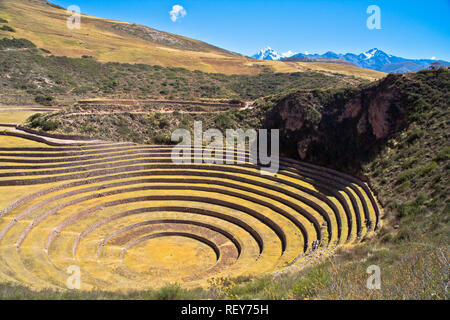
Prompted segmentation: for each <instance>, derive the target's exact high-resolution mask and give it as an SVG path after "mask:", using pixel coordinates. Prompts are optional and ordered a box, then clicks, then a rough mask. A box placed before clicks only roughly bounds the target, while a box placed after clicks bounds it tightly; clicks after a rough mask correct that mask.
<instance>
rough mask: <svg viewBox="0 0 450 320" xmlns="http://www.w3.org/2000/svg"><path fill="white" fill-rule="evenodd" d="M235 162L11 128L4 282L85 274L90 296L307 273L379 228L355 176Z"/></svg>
mask: <svg viewBox="0 0 450 320" xmlns="http://www.w3.org/2000/svg"><path fill="white" fill-rule="evenodd" d="M18 146H20V147H18ZM200 155H201V150H193V153H192V156H193V157H198V156H200ZM235 157H236V159H237V161H238V163H237V164H236V165H218V164H206V163H202V164H189V165H188V164H174V163H173V162H172V160H171V147H168V146H149V145H136V144H128V143H120V144H119V143H108V142H99V141H82V140H73V139H72V140H67V137H57V136H52V137H45V136H41V135H38V134H35V133H34V134H33V133H32V132H19V131H18V130H15V131H14V130H13V131H4V132H3V133H2V135H0V162H1V163H0V193H1V196H0V207H1V209H2V210H1V211H0V281H1V282H12V283H20V284H25V285H27V286H29V287H31V288H35V289H42V288H53V289H65V288H66V282H67V278H68V274H67V269H68V267H69V266H72V265H76V266H79V267H80V270H81V276H82V287H81V288H82V289H83V290H94V289H99V290H109V291H114V290H129V289H134V290H139V289H146V288H157V287H161V286H163V285H165V284H167V283H175V282H177V283H180V284H182V285H183V286H185V287H195V286H207V285H208V281H209V280H211V279H213V278H219V277H237V276H242V275H252V276H255V275H260V274H265V273H274V272H280V271H283V270H286V269H288V268H295V267H302V266H304V265H306V264H308V263H311V261H314V259H316V258H317V259H318V258H320V257H321V256H326V255H328V254H330V253H332V252H333V250H335V249H336V248H337V247H339V246H345V245H351V244H353V243H356V242H358V241H360V240H361V239H363V238H364V237H366V236H367V235H369V234H370V233H372V232H374V231H375V230H376V229H377V228H378V226H379V217H380V209H379V207H378V206H377V202H376V200H375V198H374V196H373V194H372V193H371V191H370V190H369V187H368V185H367V184H366V183H364V182H362V181H360V180H358V179H356V178H354V177H352V176H349V175H346V174H343V173H339V172H336V171H333V170H330V169H326V168H321V167H318V166H316V165H313V164H308V163H303V162H298V161H295V160H291V159H286V158H282V159H280V171H279V173H278V174H276V175H261V174H260V168H259V167H258V166H256V165H251V164H249V163H248V154H246V153H244V152H236V153H235Z"/></svg>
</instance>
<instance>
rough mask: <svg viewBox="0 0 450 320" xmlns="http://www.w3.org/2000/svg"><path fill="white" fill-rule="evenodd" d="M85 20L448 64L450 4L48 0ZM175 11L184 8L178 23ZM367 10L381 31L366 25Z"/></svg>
mask: <svg viewBox="0 0 450 320" xmlns="http://www.w3.org/2000/svg"><path fill="white" fill-rule="evenodd" d="M50 1H51V2H53V3H56V4H59V5H61V6H64V7H68V6H69V5H72V4H75V5H78V6H79V7H80V8H81V11H82V12H83V13H86V14H90V15H94V16H99V17H104V18H110V19H115V20H121V21H127V22H133V23H139V24H143V25H146V26H149V27H152V28H155V29H158V30H162V31H167V32H172V33H176V34H180V35H183V36H187V37H190V38H194V39H198V40H202V41H205V42H208V43H211V44H214V45H216V46H219V47H222V48H225V49H228V50H231V51H235V52H239V53H243V54H246V55H252V54H254V53H256V52H257V51H258V50H259V49H261V48H263V47H265V46H271V47H272V48H273V49H276V50H278V51H279V52H280V53H283V52H286V51H288V50H292V51H295V52H305V51H307V52H309V53H324V52H326V51H329V50H331V51H334V52H337V53H346V52H353V53H361V52H363V51H367V50H369V49H371V48H374V47H376V48H379V49H382V50H384V51H386V52H387V53H390V54H393V55H397V56H402V57H405V58H427V59H429V58H432V57H436V58H438V59H444V60H447V61H450V19H448V17H449V16H450V0H431V1H416V0H409V1H407V0H370V1H363V0H360V1H357V0H334V1H332V0H328V1H322V0H309V1H303V0H278V1H276V0H272V1H264V0H259V1H257V0H173V1H172V0H170V1H167V0H127V1H120V0H95V1H94V0H69V1H67V0H50ZM174 5H180V6H182V7H183V8H184V9H185V10H186V13H187V14H186V15H185V16H184V17H180V18H178V19H177V20H176V21H175V22H173V21H172V20H171V19H170V15H169V12H170V11H171V10H172V7H173V6H174ZM370 5H377V6H379V8H380V9H381V29H380V30H369V29H368V28H367V26H366V21H367V18H368V17H369V14H367V13H366V10H367V8H368V7H369V6H370Z"/></svg>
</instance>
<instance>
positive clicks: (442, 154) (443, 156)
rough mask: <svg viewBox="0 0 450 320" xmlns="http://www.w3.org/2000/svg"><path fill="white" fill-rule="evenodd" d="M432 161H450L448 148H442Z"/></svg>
mask: <svg viewBox="0 0 450 320" xmlns="http://www.w3.org/2000/svg"><path fill="white" fill-rule="evenodd" d="M433 160H434V161H437V162H441V161H445V160H450V147H444V148H443V149H441V150H440V151H439V152H438V153H437V154H436V156H435V157H434V159H433Z"/></svg>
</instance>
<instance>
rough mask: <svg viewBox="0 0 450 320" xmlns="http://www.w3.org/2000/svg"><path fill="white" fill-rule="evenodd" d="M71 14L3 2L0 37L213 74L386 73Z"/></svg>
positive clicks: (21, 1)
mask: <svg viewBox="0 0 450 320" xmlns="http://www.w3.org/2000/svg"><path fill="white" fill-rule="evenodd" d="M67 18H68V14H67V12H66V10H65V9H64V8H61V7H59V6H56V5H54V4H51V3H48V2H47V1H44V0H0V19H2V20H3V21H6V22H1V21H2V20H0V25H1V26H0V38H3V37H8V38H10V37H12V36H14V37H16V38H25V39H27V40H30V41H31V42H33V43H34V44H36V46H38V47H39V48H43V49H45V50H48V51H50V52H51V54H53V55H55V56H67V57H72V58H79V57H82V56H92V57H94V58H95V59H97V60H98V61H100V62H121V63H142V64H149V65H160V66H164V67H181V68H186V69H189V70H200V71H204V72H210V73H223V74H259V73H260V72H261V71H262V70H264V69H266V68H271V69H273V70H274V71H275V72H299V71H300V72H301V71H311V70H314V71H325V72H340V73H344V74H351V75H355V76H357V77H362V78H366V79H369V80H374V79H379V78H381V77H383V76H384V73H380V72H374V71H366V70H364V69H360V68H354V67H349V68H346V69H343V70H335V66H332V65H328V64H321V65H320V66H309V65H304V64H302V63H286V62H280V61H260V60H256V59H251V58H248V57H245V56H243V55H240V54H237V53H233V52H229V51H226V50H224V49H220V48H218V47H215V46H212V45H209V44H207V43H204V42H201V41H198V40H193V39H189V38H186V37H182V36H179V35H175V34H171V33H167V32H162V31H158V30H155V29H151V28H149V27H146V26H141V25H137V24H132V23H127V22H119V21H113V20H108V19H102V18H97V17H92V16H88V15H82V18H81V23H82V27H81V29H79V30H77V29H74V30H70V29H69V28H67V26H66V21H67ZM10 29H12V30H13V31H11V30H10Z"/></svg>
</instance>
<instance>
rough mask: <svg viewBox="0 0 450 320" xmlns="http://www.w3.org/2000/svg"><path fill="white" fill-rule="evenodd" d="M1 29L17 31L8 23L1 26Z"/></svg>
mask: <svg viewBox="0 0 450 320" xmlns="http://www.w3.org/2000/svg"><path fill="white" fill-rule="evenodd" d="M0 30H3V31H9V32H16V30H14V29H13V28H11V27H10V26H7V25H4V26H1V27H0Z"/></svg>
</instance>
